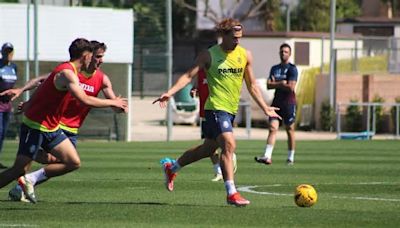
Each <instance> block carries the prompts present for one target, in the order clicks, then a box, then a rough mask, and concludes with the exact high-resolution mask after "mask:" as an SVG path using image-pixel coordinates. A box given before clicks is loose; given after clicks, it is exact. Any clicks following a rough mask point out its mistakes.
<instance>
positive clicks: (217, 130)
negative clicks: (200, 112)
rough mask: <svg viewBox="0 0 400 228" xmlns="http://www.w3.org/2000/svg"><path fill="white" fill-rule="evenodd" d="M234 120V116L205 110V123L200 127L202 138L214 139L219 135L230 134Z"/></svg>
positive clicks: (223, 112)
mask: <svg viewBox="0 0 400 228" xmlns="http://www.w3.org/2000/svg"><path fill="white" fill-rule="evenodd" d="M234 120H235V115H232V114H230V113H227V112H225V111H214V110H206V111H205V121H204V124H202V125H201V128H202V129H201V130H202V132H203V133H204V138H207V139H216V138H217V137H218V136H219V135H220V134H221V133H224V132H232V131H233V129H232V124H233V121H234Z"/></svg>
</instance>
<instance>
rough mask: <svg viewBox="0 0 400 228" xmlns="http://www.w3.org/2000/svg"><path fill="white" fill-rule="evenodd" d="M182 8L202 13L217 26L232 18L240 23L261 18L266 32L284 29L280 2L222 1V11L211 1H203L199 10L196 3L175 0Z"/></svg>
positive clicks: (261, 0)
mask: <svg viewBox="0 0 400 228" xmlns="http://www.w3.org/2000/svg"><path fill="white" fill-rule="evenodd" d="M174 2H175V4H177V5H178V6H179V7H181V8H185V9H188V10H190V11H193V12H196V13H200V14H202V15H204V16H205V17H206V18H208V19H209V20H211V21H212V22H214V23H215V24H217V23H218V22H219V21H221V19H223V18H227V17H231V18H236V19H238V20H240V21H242V22H243V21H246V20H248V19H251V18H261V21H264V29H265V30H266V31H275V30H276V29H277V28H281V27H282V23H281V21H280V18H281V16H280V0H252V1H246V0H220V1H219V5H220V9H218V10H217V9H213V8H212V7H211V4H210V1H209V0H202V3H203V4H204V6H205V7H204V9H199V7H197V6H196V5H195V2H194V1H190V0H174Z"/></svg>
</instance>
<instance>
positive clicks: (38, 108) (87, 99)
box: [0, 38, 127, 203]
mask: <svg viewBox="0 0 400 228" xmlns="http://www.w3.org/2000/svg"><path fill="white" fill-rule="evenodd" d="M69 53H70V61H69V62H64V63H61V64H59V65H58V66H57V67H55V69H54V70H53V71H52V73H51V74H50V75H49V77H48V78H47V79H46V80H45V81H44V82H43V83H42V85H41V86H40V87H38V89H37V90H36V91H35V93H34V94H33V95H32V97H31V100H30V101H29V103H28V105H27V106H26V107H25V108H26V110H25V111H24V117H23V123H22V125H21V130H20V143H19V148H18V152H17V157H16V159H15V163H14V165H13V166H12V167H11V168H9V169H7V170H5V171H4V172H2V173H0V188H2V187H4V186H6V185H7V184H9V183H10V182H11V181H13V180H15V179H17V178H19V177H20V176H23V175H25V173H26V171H27V170H28V169H29V167H30V163H31V162H32V161H33V160H34V158H35V157H36V154H37V153H38V151H39V148H40V147H42V148H43V149H45V150H46V151H49V152H50V153H51V154H52V155H53V156H54V157H56V158H57V159H58V160H59V162H58V163H53V164H48V165H46V166H45V167H44V173H43V175H44V176H46V178H47V179H49V178H52V177H56V176H60V175H64V174H66V173H68V172H71V171H74V170H76V169H78V168H79V167H80V158H79V155H78V152H77V151H76V148H75V147H74V145H73V144H72V143H71V141H70V140H69V139H68V138H67V136H66V135H65V134H64V132H63V131H62V130H61V129H60V120H61V115H62V113H63V111H64V109H65V106H66V105H67V101H68V99H66V98H67V95H68V94H72V95H73V97H75V98H76V99H78V100H79V101H80V102H82V103H83V104H85V105H87V106H90V107H98V108H103V107H116V108H120V109H125V108H127V101H126V99H125V98H120V97H117V98H115V99H99V98H96V97H93V96H88V95H86V93H85V91H84V90H83V89H82V88H81V87H80V84H79V78H78V75H77V74H78V72H79V71H80V69H81V68H83V69H87V68H88V66H89V64H90V62H91V59H92V55H93V51H92V45H91V44H90V42H89V41H87V40H86V39H83V38H78V39H76V40H74V41H73V42H72V43H71V45H70V47H69ZM18 180H19V181H23V183H19V184H20V185H21V186H23V189H22V190H23V191H24V193H25V196H26V197H27V199H28V200H29V201H30V202H32V203H36V197H35V196H34V194H30V193H32V192H34V190H33V185H31V184H30V183H29V182H28V181H26V178H20V179H18Z"/></svg>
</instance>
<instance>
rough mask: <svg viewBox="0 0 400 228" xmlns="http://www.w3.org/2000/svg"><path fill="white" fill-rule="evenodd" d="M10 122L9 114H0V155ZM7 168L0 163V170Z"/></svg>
mask: <svg viewBox="0 0 400 228" xmlns="http://www.w3.org/2000/svg"><path fill="white" fill-rule="evenodd" d="M9 121H10V112H0V155H1V154H2V151H3V142H4V138H5V135H6V131H7V127H8V123H9ZM6 168H7V166H5V165H3V164H2V163H0V169H6Z"/></svg>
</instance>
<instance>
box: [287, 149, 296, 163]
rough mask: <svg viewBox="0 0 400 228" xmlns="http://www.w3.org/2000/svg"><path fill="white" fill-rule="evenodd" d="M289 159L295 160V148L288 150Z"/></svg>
mask: <svg viewBox="0 0 400 228" xmlns="http://www.w3.org/2000/svg"><path fill="white" fill-rule="evenodd" d="M287 159H288V160H290V161H292V162H294V150H288V155H287Z"/></svg>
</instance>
